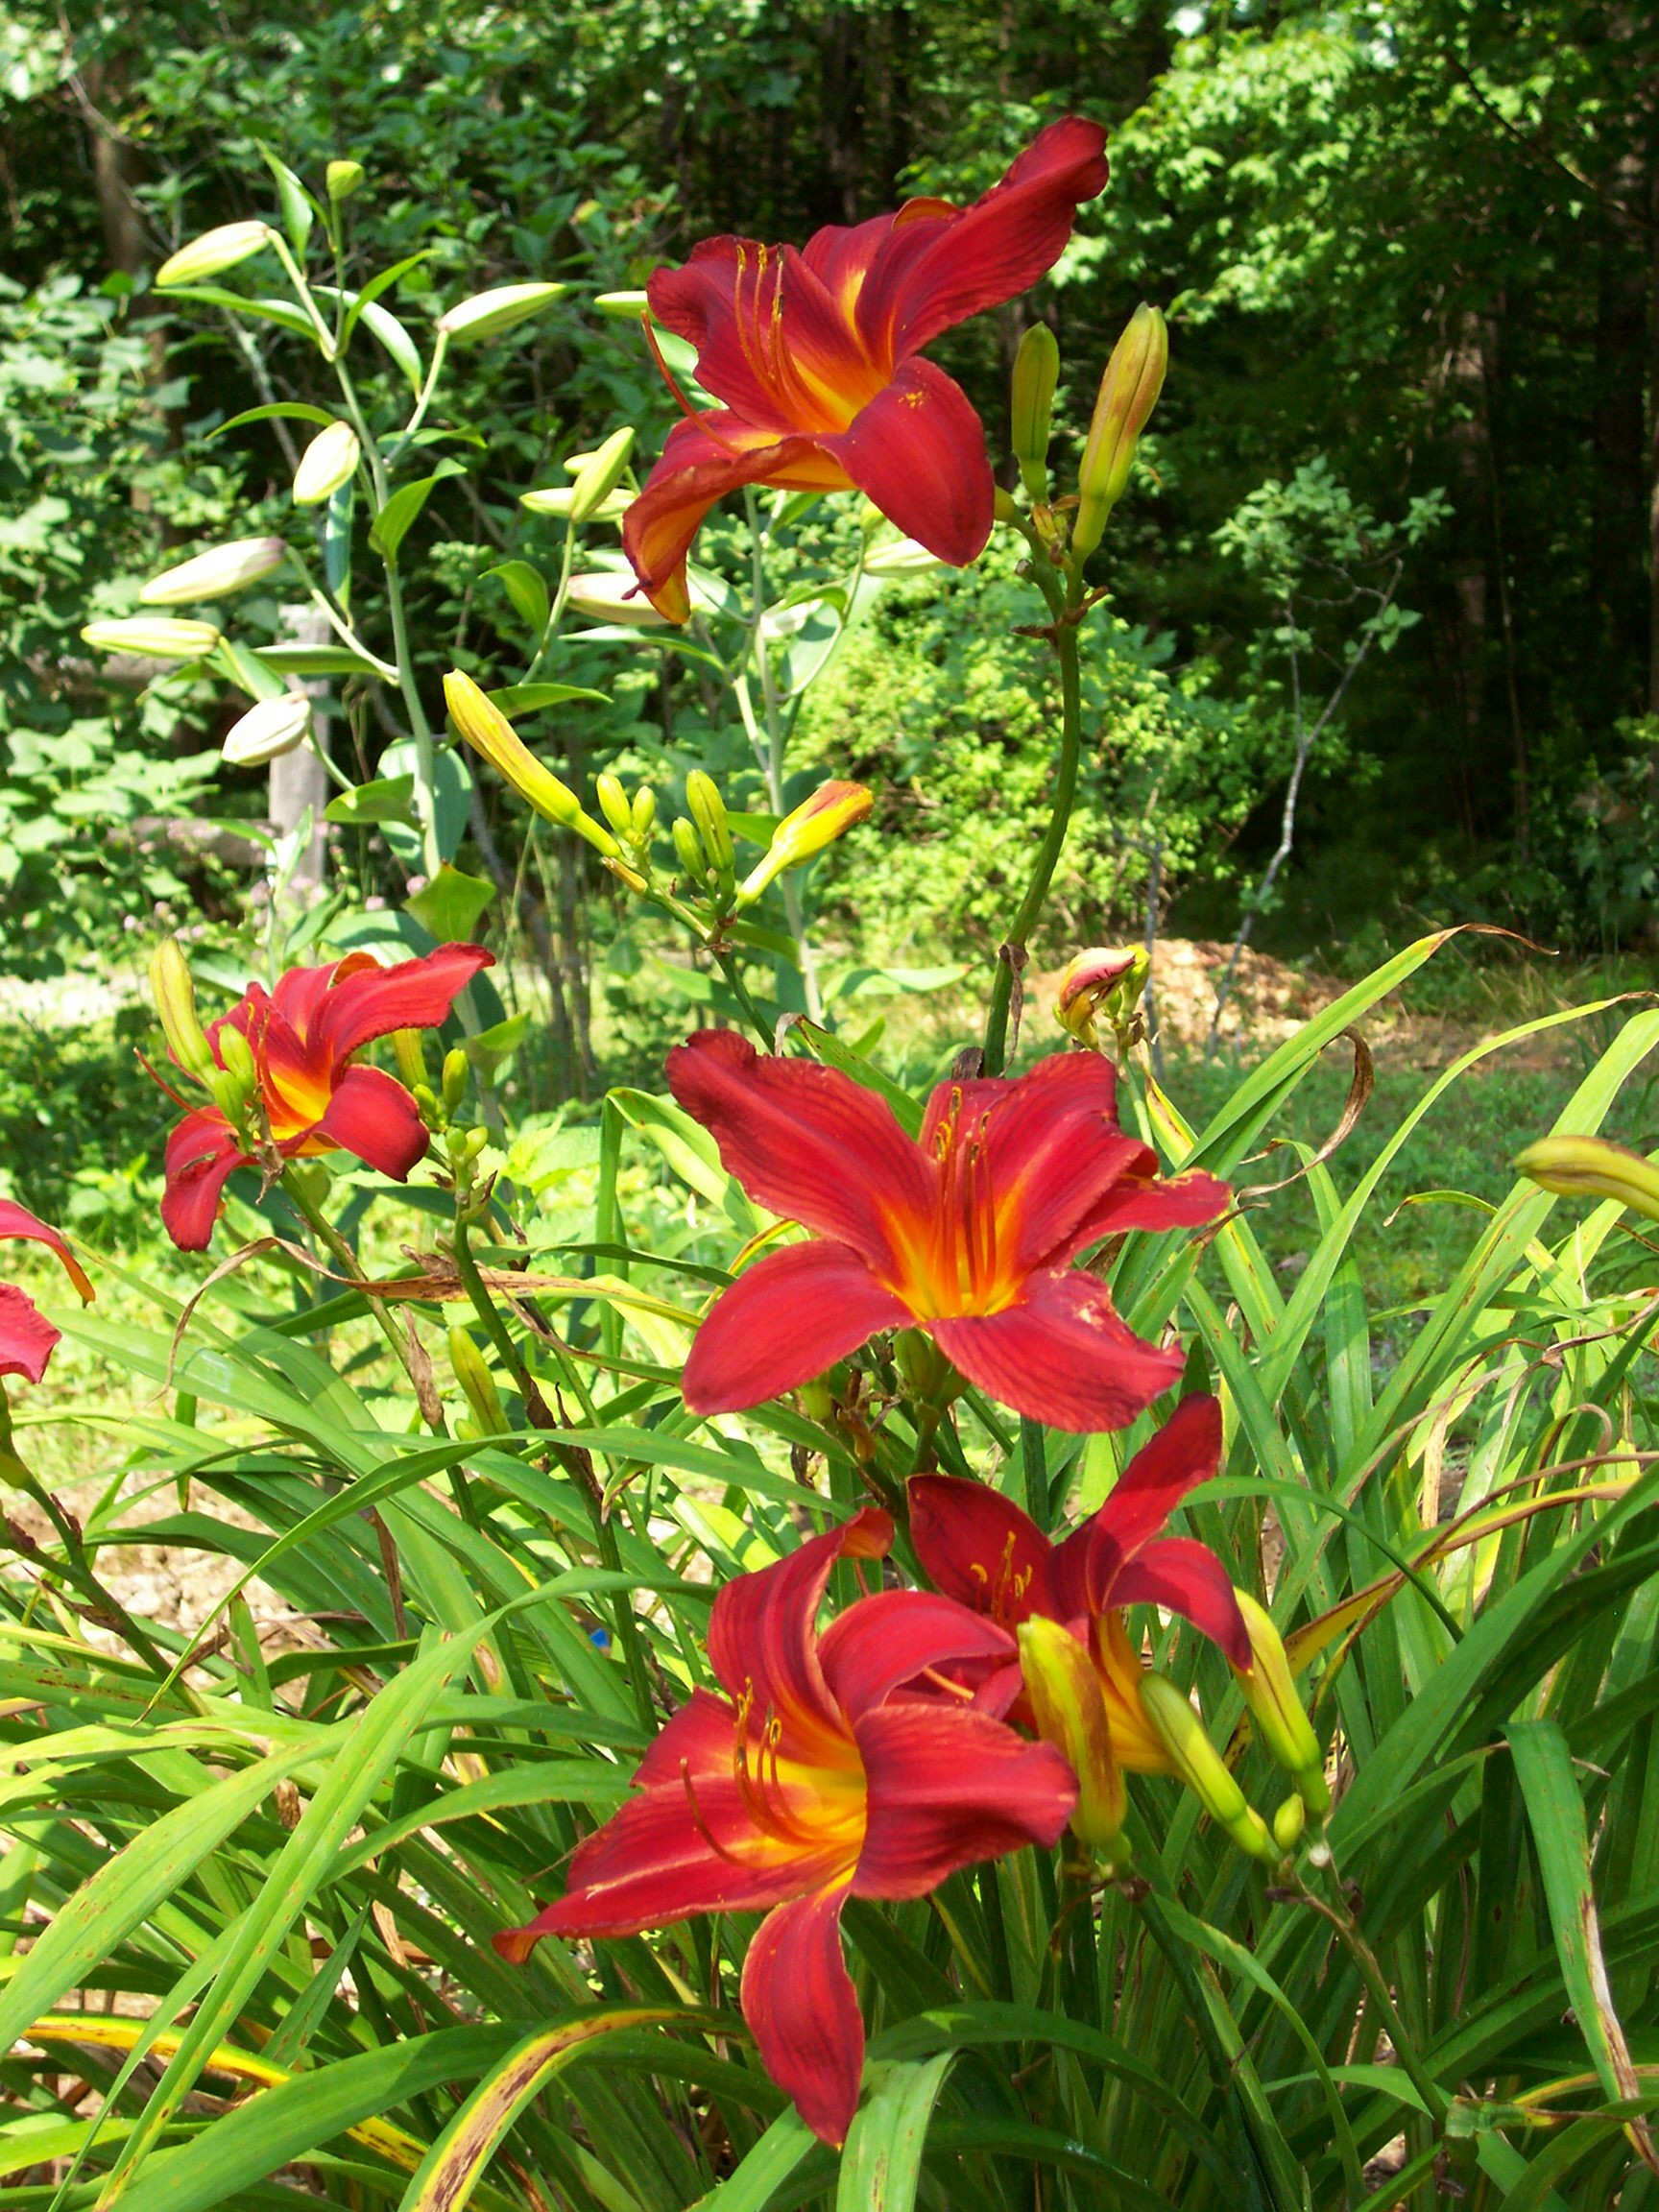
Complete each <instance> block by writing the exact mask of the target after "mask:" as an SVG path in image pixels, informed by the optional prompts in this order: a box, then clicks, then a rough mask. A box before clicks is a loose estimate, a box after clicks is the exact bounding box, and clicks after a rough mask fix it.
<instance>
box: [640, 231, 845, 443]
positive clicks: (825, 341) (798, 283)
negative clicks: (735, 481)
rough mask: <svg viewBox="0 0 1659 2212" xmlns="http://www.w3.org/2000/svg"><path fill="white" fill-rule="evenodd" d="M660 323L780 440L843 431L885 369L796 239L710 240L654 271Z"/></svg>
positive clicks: (652, 292)
mask: <svg viewBox="0 0 1659 2212" xmlns="http://www.w3.org/2000/svg"><path fill="white" fill-rule="evenodd" d="M646 297H647V299H648V300H649V301H650V303H651V312H652V314H653V315H655V316H656V318H657V320H658V321H659V322H660V323H661V324H663V325H665V326H666V327H667V328H668V329H670V330H672V331H673V332H674V333H675V334H676V335H677V336H678V337H681V338H684V339H685V340H686V341H687V343H688V344H690V345H692V346H694V347H696V349H697V381H698V383H699V384H701V385H702V387H703V389H704V391H705V392H709V393H712V395H713V396H714V397H715V398H716V399H720V400H723V401H724V402H725V404H726V405H727V406H728V407H730V408H732V409H733V411H734V412H735V413H736V414H737V415H739V416H740V417H742V418H743V420H744V421H746V422H748V423H751V424H753V425H754V426H755V428H756V429H757V430H769V431H771V432H772V433H773V434H774V435H775V436H777V437H787V436H789V435H791V434H798V433H803V432H805V433H808V434H809V433H811V432H812V431H814V430H843V429H845V428H846V426H847V424H848V423H849V422H850V421H852V420H853V417H854V415H855V414H856V413H857V412H858V410H859V408H860V407H862V406H863V405H864V404H865V402H866V401H867V400H869V399H871V398H872V397H874V396H875V394H876V393H877V392H878V390H879V389H880V386H881V383H882V380H883V379H882V376H881V373H880V372H879V371H878V370H877V369H876V368H875V367H874V366H873V364H872V363H871V361H870V359H869V356H868V355H867V354H866V353H865V351H864V349H863V348H862V347H861V346H860V345H859V344H858V342H857V339H856V338H855V337H854V332H853V328H852V325H851V324H850V322H849V321H848V320H847V319H846V318H845V317H843V316H841V315H839V314H837V312H836V307H835V302H834V301H833V299H832V298H831V297H830V295H829V292H827V291H826V289H825V287H824V285H823V283H822V282H821V280H820V279H819V277H818V276H816V274H815V273H814V272H813V270H812V268H811V267H810V265H809V264H808V263H807V261H806V260H805V259H804V258H803V256H802V255H801V254H799V253H798V252H796V251H795V249H794V247H792V246H767V245H763V244H761V242H760V241H759V240H757V239H755V238H708V239H705V240H704V241H703V243H702V244H701V245H699V246H698V247H696V248H695V249H694V251H693V252H692V254H691V258H690V260H689V261H687V262H686V263H685V266H684V267H683V268H680V269H658V270H655V271H653V273H652V276H651V277H650V279H649V281H648V283H647V285H646Z"/></svg>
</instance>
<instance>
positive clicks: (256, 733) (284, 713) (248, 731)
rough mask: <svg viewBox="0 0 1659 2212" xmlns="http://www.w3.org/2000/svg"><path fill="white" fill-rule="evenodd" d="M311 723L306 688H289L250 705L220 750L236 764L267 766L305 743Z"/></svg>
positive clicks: (229, 762) (229, 760)
mask: <svg viewBox="0 0 1659 2212" xmlns="http://www.w3.org/2000/svg"><path fill="white" fill-rule="evenodd" d="M310 727H311V702H310V700H309V699H307V698H306V696H305V694H304V692H303V691H285V692H284V693H283V694H282V696H281V698H280V699H261V700H260V701H259V702H258V704H257V705H256V706H253V707H250V708H249V709H248V711H247V713H246V714H244V715H242V716H241V717H240V718H239V719H238V720H237V721H235V722H233V723H232V724H231V726H230V728H229V729H228V731H227V733H226V735H225V742H224V744H223V745H222V746H221V747H220V748H219V750H220V752H221V754H222V755H223V756H224V757H225V759H226V761H227V763H228V765H229V766H230V767H232V768H259V767H263V765H264V764H265V762H266V761H267V760H277V759H280V758H281V757H282V755H283V754H284V753H292V752H294V751H295V749H296V748H297V747H298V746H301V745H302V744H303V743H304V742H305V733H306V732H307V731H308V730H309V729H310Z"/></svg>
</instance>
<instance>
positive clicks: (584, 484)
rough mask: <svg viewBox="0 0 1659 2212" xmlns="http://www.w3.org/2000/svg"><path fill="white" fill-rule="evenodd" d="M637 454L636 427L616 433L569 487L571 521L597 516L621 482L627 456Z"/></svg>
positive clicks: (593, 455) (607, 440) (590, 458)
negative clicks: (635, 444) (635, 449)
mask: <svg viewBox="0 0 1659 2212" xmlns="http://www.w3.org/2000/svg"><path fill="white" fill-rule="evenodd" d="M633 450H634V426H633V424H632V423H629V424H627V425H626V426H625V427H624V428H622V429H620V430H613V432H612V433H611V435H610V437H609V438H607V439H606V441H605V443H604V444H603V445H601V446H600V447H599V449H598V450H597V452H595V453H593V454H592V455H591V456H590V457H589V461H588V464H587V466H586V468H584V469H583V470H582V472H581V474H580V475H579V476H578V477H577V479H576V481H575V483H574V484H573V485H572V486H571V487H570V519H571V521H572V522H587V521H589V520H590V519H591V518H592V517H594V516H595V515H597V514H598V513H599V511H600V509H601V508H602V507H603V506H604V504H605V502H606V501H607V500H608V499H609V498H610V497H611V494H612V493H613V492H614V491H615V489H616V487H617V485H618V484H619V483H620V482H621V481H622V471H623V470H624V469H626V468H627V466H628V456H629V454H630V453H632V452H633Z"/></svg>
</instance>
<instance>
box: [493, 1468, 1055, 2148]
mask: <svg viewBox="0 0 1659 2212" xmlns="http://www.w3.org/2000/svg"><path fill="white" fill-rule="evenodd" d="M892 1532H893V1531H892V1524H891V1522H890V1521H889V1520H888V1519H887V1516H886V1515H885V1514H884V1513H878V1512H876V1511H874V1510H867V1511H865V1512H862V1513H860V1514H858V1515H857V1516H856V1517H855V1518H854V1520H853V1521H851V1522H850V1523H849V1524H848V1525H847V1527H845V1528H842V1529H833V1530H831V1531H830V1532H829V1534H828V1535H824V1536H818V1537H814V1538H813V1539H812V1540H811V1541H810V1542H808V1543H805V1544H804V1545H803V1546H802V1547H801V1549H800V1550H799V1551H796V1552H793V1553H792V1554H791V1555H790V1556H789V1557H788V1558H786V1559H781V1560H780V1561H779V1562H778V1564H777V1565H776V1566H773V1567H766V1568H763V1569H761V1570H760V1572H759V1573H758V1574H754V1575H740V1576H739V1577H738V1578H737V1579H736V1580H735V1581H733V1582H729V1583H728V1584H727V1585H726V1586H725V1588H724V1589H722V1590H721V1592H720V1594H719V1596H718V1597H717V1598H716V1599H715V1600H714V1609H713V1613H712V1615H711V1617H710V1620H709V1665H710V1666H711V1667H712V1669H713V1671H714V1675H715V1678H716V1680H717V1681H718V1682H719V1684H720V1687H721V1690H722V1692H723V1693H724V1695H720V1696H715V1695H712V1694H711V1693H710V1692H709V1691H706V1690H698V1691H695V1692H693V1694H692V1696H691V1701H690V1703H689V1704H688V1705H686V1706H685V1707H684V1708H683V1709H682V1710H681V1711H680V1712H679V1713H677V1714H676V1715H675V1716H674V1718H673V1719H671V1720H670V1721H669V1722H668V1725H667V1726H666V1727H665V1728H664V1729H663V1731H662V1733H661V1736H659V1737H658V1739H657V1741H656V1743H654V1744H653V1745H652V1747H651V1749H650V1750H649V1751H648V1752H647V1753H646V1755H645V1758H644V1760H643V1761H642V1762H641V1764H640V1767H639V1769H638V1772H637V1774H636V1775H635V1780H636V1782H637V1784H638V1785H639V1794H638V1795H637V1796H636V1797H634V1798H632V1799H631V1800H630V1801H629V1802H628V1803H627V1804H626V1805H624V1806H623V1808H622V1810H621V1811H620V1812H619V1813H617V1814H616V1815H614V1816H613V1818H612V1819H610V1820H608V1821H607V1822H606V1823H605V1825H604V1827H603V1828H601V1829H600V1830H599V1831H598V1832H597V1834H595V1835H593V1836H590V1837H589V1838H588V1839H587V1841H586V1842H584V1843H583V1844H582V1845H581V1846H580V1848H579V1849H578V1850H577V1853H576V1856H575V1858H574V1859H573V1860H572V1862H571V1865H570V1887H569V1889H568V1891H567V1893H566V1894H565V1896H564V1897H563V1898H562V1899H561V1900H560V1902H559V1903H558V1904H557V1905H551V1906H549V1907H548V1908H547V1910H546V1911H544V1912H541V1913H540V1914H539V1915H538V1916H537V1917H536V1919H534V1920H532V1921H531V1922H530V1923H529V1924H528V1925H527V1926H526V1927H523V1928H516V1929H512V1930H510V1931H509V1932H508V1933H506V1934H504V1935H501V1936H496V1937H495V1946H496V1949H497V1950H498V1951H500V1952H501V1953H502V1955H503V1956H504V1957H506V1958H508V1959H513V1960H519V1959H524V1958H527V1957H528V1956H529V1954H530V1951H531V1950H532V1948H533V1947H534V1945H535V1944H536V1943H537V1941H538V1940H539V1939H540V1938H541V1936H636V1935H638V1934H639V1933H640V1932H641V1930H643V1929H647V1928H658V1927H662V1926H664V1925H665V1924H666V1923H668V1922H670V1921H675V1920H684V1919H686V1918H687V1917H689V1916H690V1915H691V1914H693V1913H697V1912H726V1911H761V1912H764V1913H765V1914H766V1918H765V1920H764V1921H763V1922H762V1923H761V1925H760V1928H759V1931H758V1933H757V1935H756V1936H755V1937H754V1939H753V1941H752V1942H751V1943H750V1945H749V1951H748V1956H747V1958H746V1959H745V1960H744V1964H743V1983H742V2003H743V2016H744V2018H745V2019H746V2020H747V2021H748V2023H749V2026H750V2028H751V2030H752V2031H753V2032H754V2035H755V2040H756V2043H757V2047H758V2049H759V2053H760V2058H761V2062H762V2064H763V2065H764V2066H765V2068H766V2071H767V2072H768V2074H770V2075H771V2076H772V2078H773V2080H775V2081H777V2082H778V2083H779V2084H780V2086H781V2088H783V2089H785V2090H787V2091H788V2093H789V2095H790V2096H791V2097H793V2098H794V2100H795V2102H796V2104H798V2105H799V2106H800V2109H801V2116H802V2118H803V2119H804V2120H805V2122H806V2124H807V2126H808V2127H809V2128H812V2129H813V2130H814V2132H815V2133H817V2134H818V2135H820V2136H822V2137H823V2138H824V2140H825V2141H826V2142H827V2143H840V2142H842V2141H843V2140H844V2139H845V2137H846V2134H847V2129H848V2128H849V2126H850V2125H851V2124H852V2119H853V2110H854V2104H856V2102H857V2097H858V2080H859V2075H860V2073H861V2071H862V2068H863V2061H864V2027H863V2022H862V2021H861V2019H860V2018H859V2013H858V2002H857V1998H856V1996H855V1995H854V1988H853V1984H852V1980H851V1978H850V1976H849V1975H848V1972H847V1967H846V1962H845V1960H843V1958H842V1955H841V1911H842V1907H843V1906H844V1905H845V1904H846V1902H847V1899H848V1898H849V1897H879V1898H904V1897H925V1896H926V1894H927V1893H928V1891H929V1890H932V1889H934V1888H936V1887H938V1886H939V1884H940V1883H941V1882H943V1881H944V1880H945V1878H946V1876H947V1875H949V1874H952V1873H954V1872H955V1871H956V1870H957V1868H959V1867H962V1866H972V1865H974V1864H977V1863H978V1862H979V1861H981V1860H984V1859H994V1858H998V1857H999V1856H1000V1855H1001V1854H1002V1853H1004V1852H1007V1851H1017V1850H1020V1849H1021V1848H1022V1846H1024V1845H1025V1844H1027V1843H1039V1844H1042V1845H1044V1846H1047V1845H1049V1844H1052V1843H1053V1842H1054V1841H1055V1840H1056V1839H1057V1838H1058V1837H1059V1834H1060V1831H1061V1830H1062V1829H1063V1828H1064V1827H1065V1825H1066V1821H1067V1818H1068V1817H1069V1815H1070V1811H1071V1808H1072V1805H1073V1803H1074V1801H1075V1799H1076V1794H1077V1789H1076V1784H1075V1782H1074V1780H1073V1779H1072V1776H1071V1773H1070V1769H1069V1768H1068V1767H1067V1765H1066V1762H1065V1760H1064V1759H1062V1758H1061V1757H1060V1755H1059V1753H1058V1752H1056V1751H1054V1750H1052V1749H1050V1748H1049V1746H1048V1745H1046V1744H1044V1743H1022V1741H1021V1740H1020V1738H1019V1737H1018V1736H1016V1735H1015V1734H1014V1732H1013V1731H1012V1729H1009V1728H1006V1727H1004V1726H1003V1724H1002V1723H1001V1721H999V1720H997V1719H991V1718H990V1717H989V1716H988V1715H986V1714H984V1713H976V1712H971V1711H968V1710H966V1709H965V1708H963V1707H960V1706H952V1705H949V1704H946V1705H941V1704H939V1703H935V1702H931V1701H925V1700H923V1699H922V1698H919V1697H912V1696H908V1695H904V1694H903V1690H902V1686H903V1685H904V1684H906V1683H909V1682H910V1681H912V1680H913V1679H914V1678H915V1677H918V1676H924V1677H925V1676H926V1674H927V1672H928V1671H929V1670H930V1669H937V1668H941V1667H949V1666H954V1665H957V1664H973V1663H975V1662H977V1663H989V1662H992V1661H995V1660H998V1659H1006V1657H1007V1654H1008V1652H1009V1651H1010V1650H1011V1648H1012V1646H1011V1644H1010V1642H1009V1639H1008V1637H1007V1635H1006V1634H1005V1632H1004V1631H1003V1630H1001V1629H1000V1628H998V1626H997V1625H996V1624H995V1623H992V1622H990V1621H986V1620H982V1619H980V1618H978V1617H977V1616H976V1615H974V1613H972V1612H969V1611H968V1610H967V1609H966V1608H964V1607H963V1606H960V1605H958V1604H955V1603H954V1602H952V1601H951V1600H950V1599H947V1598H941V1597H937V1596H935V1595H932V1594H931V1593H927V1592H922V1591H913V1590H908V1591H906V1590H890V1591H881V1592H878V1594H877V1595H876V1596H874V1597H871V1598H865V1599H860V1600H859V1601H858V1602H857V1603H855V1604H854V1605H852V1606H850V1607H849V1608H848V1610H847V1611H846V1612H845V1613H843V1614H842V1615H841V1616H840V1618H839V1619H838V1620H836V1621H834V1622H832V1623H830V1625H829V1627H828V1628H827V1629H826V1630H825V1631H824V1633H823V1634H822V1635H821V1636H820V1635H819V1634H818V1633H817V1632H816V1628H815V1623H816V1620H817V1615H818V1608H819V1605H820V1603H821V1602H822V1599H823V1597H824V1591H825V1587H826V1585H827V1584H828V1582H829V1572H830V1569H831V1568H832V1567H833V1566H834V1564H835V1561H836V1560H837V1559H838V1558H841V1557H844V1556H852V1557H854V1558H873V1557H878V1556H879V1555H880V1554H881V1553H883V1552H885V1551H886V1550H887V1547H888V1545H889V1543H890V1542H891V1540H892Z"/></svg>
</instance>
